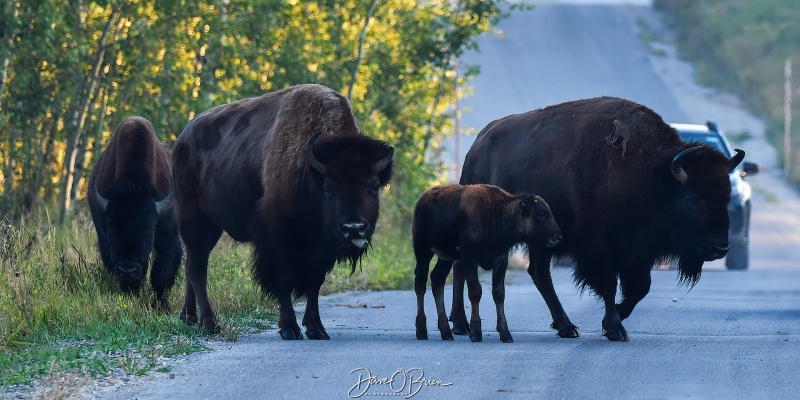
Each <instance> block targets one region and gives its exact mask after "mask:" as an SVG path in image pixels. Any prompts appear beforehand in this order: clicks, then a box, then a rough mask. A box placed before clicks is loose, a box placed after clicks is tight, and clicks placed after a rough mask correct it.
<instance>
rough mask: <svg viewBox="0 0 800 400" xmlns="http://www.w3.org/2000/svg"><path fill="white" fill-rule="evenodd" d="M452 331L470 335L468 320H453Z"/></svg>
mask: <svg viewBox="0 0 800 400" xmlns="http://www.w3.org/2000/svg"><path fill="white" fill-rule="evenodd" d="M452 331H453V334H454V335H459V336H463V335H469V325H467V323H466V322H453V330H452Z"/></svg>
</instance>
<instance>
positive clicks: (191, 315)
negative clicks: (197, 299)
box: [180, 308, 197, 325]
mask: <svg viewBox="0 0 800 400" xmlns="http://www.w3.org/2000/svg"><path fill="white" fill-rule="evenodd" d="M180 318H181V321H183V323H184V324H186V325H194V324H196V323H197V313H196V312H188V311H186V308H184V309H182V310H181V315H180Z"/></svg>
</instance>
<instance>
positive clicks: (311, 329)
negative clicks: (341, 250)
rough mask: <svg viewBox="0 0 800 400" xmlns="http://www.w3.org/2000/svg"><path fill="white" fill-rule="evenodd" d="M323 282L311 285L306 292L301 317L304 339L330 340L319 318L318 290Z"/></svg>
mask: <svg viewBox="0 0 800 400" xmlns="http://www.w3.org/2000/svg"><path fill="white" fill-rule="evenodd" d="M323 278H324V275H323ZM323 281H324V280H323ZM323 281H319V282H313V283H311V284H310V285H309V288H308V291H307V292H306V299H307V300H306V313H305V315H303V326H305V327H306V337H308V338H309V339H312V340H330V338H331V337H330V336H328V332H326V331H325V327H324V326H323V325H322V319H320V316H319V288H320V287H321V286H322V283H323Z"/></svg>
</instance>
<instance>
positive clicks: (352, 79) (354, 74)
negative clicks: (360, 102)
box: [347, 0, 378, 102]
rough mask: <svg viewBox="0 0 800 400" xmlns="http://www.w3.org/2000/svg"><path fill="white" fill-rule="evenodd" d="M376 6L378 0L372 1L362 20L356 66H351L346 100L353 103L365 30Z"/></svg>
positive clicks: (365, 37) (361, 58)
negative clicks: (362, 25)
mask: <svg viewBox="0 0 800 400" xmlns="http://www.w3.org/2000/svg"><path fill="white" fill-rule="evenodd" d="M377 6H378V0H372V4H370V6H369V11H367V17H366V18H365V19H364V29H362V30H361V38H360V39H359V40H358V58H357V59H356V65H355V66H353V72H352V73H351V74H350V87H349V88H348V89H347V100H348V101H350V102H352V101H353V87H354V86H355V85H356V79H357V78H358V67H359V66H361V61H362V60H363V59H364V42H366V40H367V29H369V21H370V20H371V19H372V14H373V13H374V12H375V7H377Z"/></svg>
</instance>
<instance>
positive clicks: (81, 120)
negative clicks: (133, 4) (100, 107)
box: [59, 2, 117, 223]
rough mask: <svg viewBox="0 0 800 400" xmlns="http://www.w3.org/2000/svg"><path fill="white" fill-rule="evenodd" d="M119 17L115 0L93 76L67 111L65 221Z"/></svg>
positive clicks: (93, 67)
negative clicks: (84, 137)
mask: <svg viewBox="0 0 800 400" xmlns="http://www.w3.org/2000/svg"><path fill="white" fill-rule="evenodd" d="M116 16H117V4H116V2H115V3H114V4H113V5H112V6H111V14H110V15H109V17H108V21H107V22H106V26H105V28H104V29H103V34H102V35H101V36H100V39H99V40H98V41H97V49H96V50H95V54H94V57H93V61H94V65H93V66H92V72H91V75H89V76H86V77H84V78H85V79H84V84H83V85H82V86H83V88H84V89H82V90H80V92H81V93H80V94H79V95H78V96H76V98H75V99H74V100H73V104H75V106H74V107H73V106H71V107H70V109H71V110H72V112H70V113H68V114H67V117H68V118H70V120H69V122H68V124H67V130H68V131H69V132H70V134H69V137H68V138H67V148H66V152H65V153H64V175H63V182H62V185H61V215H60V217H59V222H60V223H64V221H66V218H67V214H68V213H69V211H70V210H71V209H72V186H73V182H74V179H75V164H76V161H77V159H78V150H79V149H78V145H79V143H80V139H81V133H82V132H83V127H84V125H85V124H86V117H87V115H88V114H89V108H90V106H91V103H92V100H93V95H94V91H95V89H96V87H97V82H98V80H99V77H100V70H101V68H100V67H101V66H102V65H103V59H104V56H105V52H106V39H107V38H108V33H109V32H110V31H111V27H112V26H113V23H114V20H115V19H116Z"/></svg>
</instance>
